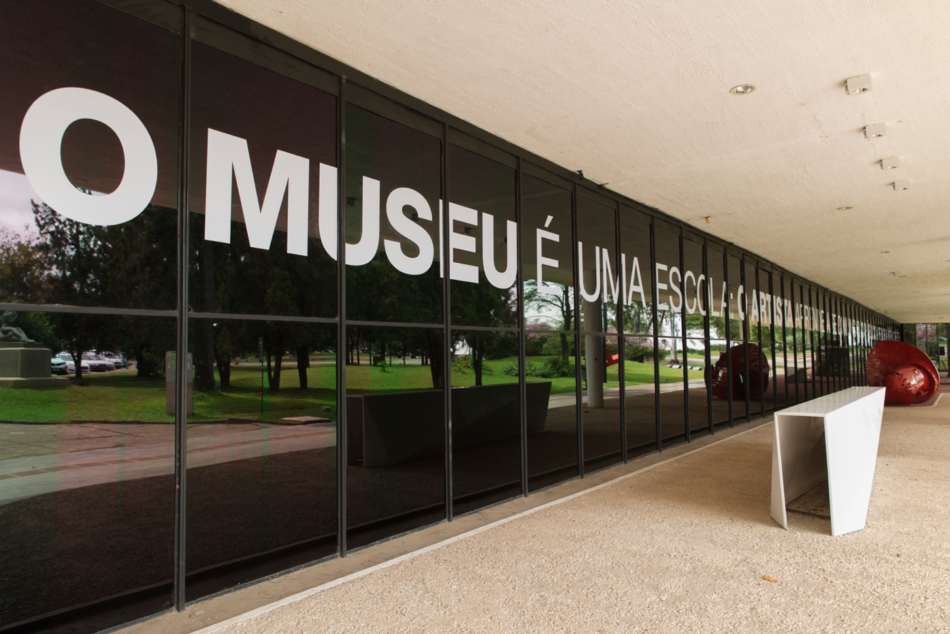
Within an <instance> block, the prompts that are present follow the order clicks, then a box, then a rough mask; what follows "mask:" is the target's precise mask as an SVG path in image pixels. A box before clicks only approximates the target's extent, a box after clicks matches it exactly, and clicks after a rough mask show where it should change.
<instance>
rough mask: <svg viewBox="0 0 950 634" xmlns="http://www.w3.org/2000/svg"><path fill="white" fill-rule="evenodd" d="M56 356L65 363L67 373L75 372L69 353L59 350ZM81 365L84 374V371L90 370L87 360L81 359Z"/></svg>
mask: <svg viewBox="0 0 950 634" xmlns="http://www.w3.org/2000/svg"><path fill="white" fill-rule="evenodd" d="M56 358H58V359H62V360H63V361H64V362H65V363H66V373H67V374H76V366H75V364H74V363H73V355H71V354H69V353H68V352H60V353H59V354H58V355H56ZM81 367H82V371H83V373H84V374H85V373H86V372H92V367H91V366H90V365H89V363H88V362H87V361H83V362H82V364H81Z"/></svg>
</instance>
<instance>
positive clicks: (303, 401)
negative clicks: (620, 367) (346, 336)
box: [0, 357, 702, 423]
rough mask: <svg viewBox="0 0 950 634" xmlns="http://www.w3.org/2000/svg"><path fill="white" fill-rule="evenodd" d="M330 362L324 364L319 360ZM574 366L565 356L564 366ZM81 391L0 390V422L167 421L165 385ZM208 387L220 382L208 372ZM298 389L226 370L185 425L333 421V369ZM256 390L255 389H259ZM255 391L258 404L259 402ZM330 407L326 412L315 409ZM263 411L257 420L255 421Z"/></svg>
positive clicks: (648, 367) (287, 370) (421, 379)
mask: <svg viewBox="0 0 950 634" xmlns="http://www.w3.org/2000/svg"><path fill="white" fill-rule="evenodd" d="M322 360H323V361H332V358H328V359H322ZM528 360H529V361H530V362H531V363H532V364H533V365H535V366H538V367H540V366H541V364H542V363H543V362H544V360H545V358H544V357H530V358H529V359H528ZM515 361H516V358H514V357H512V358H508V359H497V360H493V361H486V362H485V371H484V374H483V376H482V382H483V383H484V384H485V385H495V384H503V383H515V382H517V380H518V377H517V376H508V375H506V374H504V373H503V372H502V369H503V368H504V367H505V366H506V365H508V364H509V363H513V362H515ZM573 362H574V359H573V357H572V358H571V363H573ZM346 376H347V386H348V391H349V393H350V394H366V393H369V392H398V391H403V390H426V389H432V374H431V369H430V367H429V366H423V365H405V366H404V365H402V364H401V363H400V362H398V361H395V362H394V363H393V365H391V366H385V367H371V366H369V365H359V366H354V365H351V366H347V368H346ZM682 376H683V374H682V370H671V369H669V368H668V367H666V366H661V368H660V381H661V382H670V383H673V382H677V381H680V380H682ZM83 378H84V379H86V380H87V381H88V386H86V387H79V386H76V385H72V384H71V385H69V386H68V387H57V388H35V389H23V388H16V389H14V388H7V387H4V388H0V402H2V403H3V408H2V419H3V420H23V421H69V420H87V421H88V420H110V421H123V420H130V421H131V420H137V421H149V422H169V423H170V422H173V421H174V417H173V416H169V415H167V414H165V380H164V379H162V378H151V379H142V378H139V377H137V376H136V375H135V372H134V371H132V372H123V373H109V374H89V375H84V377H83ZM689 378H691V379H694V378H702V372H693V371H690V372H689ZM528 380H529V381H550V382H551V392H552V394H564V393H571V392H573V391H574V379H573V377H558V378H553V379H545V378H541V377H534V376H529V377H528ZM618 381H619V378H618V371H617V367H616V366H612V367H610V368H608V370H607V384H606V386H605V387H607V388H616V387H619V382H618ZM626 381H627V385H639V384H645V383H652V382H653V364H652V363H635V362H630V361H628V362H627V365H626ZM215 382H216V385H218V386H220V377H219V376H218V373H217V372H215ZM307 383H308V387H307V389H306V390H301V389H300V381H299V377H298V374H297V367H296V365H295V364H287V365H284V367H283V370H282V372H281V380H280V385H281V389H280V391H279V392H276V393H273V392H271V391H270V390H268V389H266V387H265V386H266V385H267V380H266V378H263V377H262V376H261V367H260V366H259V365H238V366H232V368H231V387H230V388H229V389H227V390H221V389H220V388H218V389H215V390H214V391H212V392H199V391H197V390H195V392H194V396H193V398H194V414H193V415H191V416H189V420H192V421H196V422H200V421H206V420H221V419H226V418H253V419H258V420H260V419H263V420H269V421H279V420H280V419H281V418H288V417H291V416H320V417H325V418H330V419H335V418H336V393H335V386H336V368H335V366H334V365H332V364H328V365H313V366H312V367H310V369H308V371H307ZM474 384H475V374H474V372H471V371H469V372H465V373H462V372H459V371H458V370H456V369H453V371H452V385H453V386H465V385H474ZM262 388H263V389H262ZM262 392H263V398H262ZM323 407H330V408H331V411H330V412H326V411H324V410H323V409H322V408H323ZM262 410H263V415H262Z"/></svg>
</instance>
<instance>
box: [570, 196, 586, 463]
mask: <svg viewBox="0 0 950 634" xmlns="http://www.w3.org/2000/svg"><path fill="white" fill-rule="evenodd" d="M577 207H578V205H577V183H576V182H575V183H574V184H573V186H572V187H571V220H572V223H573V228H574V235H573V236H572V237H571V251H573V253H574V256H573V257H572V258H571V259H572V260H573V261H574V394H575V395H576V400H577V403H576V404H575V415H576V420H577V473H578V475H580V477H581V478H583V477H584V404H583V394H582V393H581V381H582V380H583V377H582V376H581V372H582V370H581V311H582V309H583V307H582V306H581V302H582V301H583V299H581V292H580V288H579V287H578V284H579V283H580V274H581V267H582V266H583V263H582V262H580V258H579V257H578V253H577V243H578V235H579V234H578V230H577Z"/></svg>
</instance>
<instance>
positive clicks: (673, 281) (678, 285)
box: [653, 226, 686, 446]
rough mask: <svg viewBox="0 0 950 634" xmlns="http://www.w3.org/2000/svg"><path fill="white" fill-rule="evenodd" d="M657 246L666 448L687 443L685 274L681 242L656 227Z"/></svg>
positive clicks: (658, 320) (661, 414)
mask: <svg viewBox="0 0 950 634" xmlns="http://www.w3.org/2000/svg"><path fill="white" fill-rule="evenodd" d="M653 232H654V242H655V245H656V265H655V269H656V272H655V275H656V277H655V278H654V279H655V283H656V288H657V304H656V308H657V312H656V315H657V316H656V321H657V330H658V334H659V342H660V347H659V355H660V395H661V396H660V418H661V421H662V425H661V429H662V432H663V435H662V438H663V444H664V446H670V445H673V444H676V443H680V442H683V441H685V439H686V409H685V407H686V400H685V397H686V392H685V382H684V379H685V373H686V367H685V350H684V342H683V328H684V326H683V320H684V317H685V313H686V310H685V307H684V305H683V304H684V301H683V300H684V297H683V272H682V271H681V270H680V238H679V236H678V235H677V234H675V233H673V232H671V231H667V230H666V229H663V228H661V227H656V226H655V227H654V229H653Z"/></svg>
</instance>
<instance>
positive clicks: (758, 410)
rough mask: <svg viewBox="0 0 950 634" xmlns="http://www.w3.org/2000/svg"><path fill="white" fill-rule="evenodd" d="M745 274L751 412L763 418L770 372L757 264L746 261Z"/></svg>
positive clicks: (744, 302)
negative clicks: (766, 386) (762, 323)
mask: <svg viewBox="0 0 950 634" xmlns="http://www.w3.org/2000/svg"><path fill="white" fill-rule="evenodd" d="M743 273H745V278H744V280H745V289H744V290H745V292H744V293H743V294H742V303H743V305H744V306H745V308H744V310H745V318H746V326H745V336H746V340H747V341H748V342H749V346H748V356H749V373H748V376H749V408H750V409H749V412H750V414H751V415H753V416H761V415H762V411H763V409H764V404H765V382H766V379H765V376H767V375H768V371H769V362H768V356H767V352H768V350H767V349H766V348H763V347H762V339H761V332H760V328H761V319H762V318H761V316H760V315H759V312H760V310H759V292H758V291H759V283H758V276H757V275H756V267H755V264H754V263H753V262H751V261H749V260H745V261H744V262H743Z"/></svg>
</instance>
